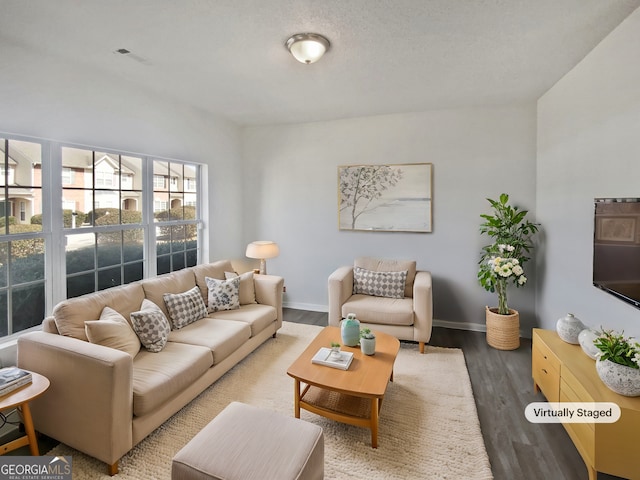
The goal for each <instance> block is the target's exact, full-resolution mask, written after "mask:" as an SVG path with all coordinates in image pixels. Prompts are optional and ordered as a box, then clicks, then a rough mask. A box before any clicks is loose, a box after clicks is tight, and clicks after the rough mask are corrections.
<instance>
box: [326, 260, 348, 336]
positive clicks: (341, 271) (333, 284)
mask: <svg viewBox="0 0 640 480" xmlns="http://www.w3.org/2000/svg"><path fill="white" fill-rule="evenodd" d="M351 295H353V267H352V266H345V267H338V269H337V270H336V271H334V272H333V273H332V274H331V275H329V325H333V326H335V327H337V326H339V325H340V321H341V320H342V305H343V304H344V302H346V301H347V300H348V299H349V297H351Z"/></svg>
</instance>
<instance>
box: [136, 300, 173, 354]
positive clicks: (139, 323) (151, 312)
mask: <svg viewBox="0 0 640 480" xmlns="http://www.w3.org/2000/svg"><path fill="white" fill-rule="evenodd" d="M131 323H133V329H134V331H135V332H136V334H137V335H138V338H140V342H142V345H143V346H144V348H146V349H147V350H148V351H150V352H154V353H157V352H160V351H161V350H162V349H163V348H164V346H165V345H166V343H167V339H168V338H169V332H170V331H171V325H169V320H167V317H166V316H165V315H164V313H162V310H160V307H158V306H157V305H156V304H155V303H153V302H152V301H151V300H147V299H146V298H145V299H144V300H143V301H142V305H140V310H139V311H137V312H133V313H132V314H131Z"/></svg>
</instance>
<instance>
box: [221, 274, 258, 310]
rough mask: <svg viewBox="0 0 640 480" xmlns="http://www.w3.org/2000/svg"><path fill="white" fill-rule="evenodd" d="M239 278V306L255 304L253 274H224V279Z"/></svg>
mask: <svg viewBox="0 0 640 480" xmlns="http://www.w3.org/2000/svg"><path fill="white" fill-rule="evenodd" d="M235 277H240V305H249V304H250V303H256V289H255V286H254V284H253V272H245V273H242V274H240V275H238V274H237V273H236V272H224V278H226V279H227V280H231V279H232V278H235Z"/></svg>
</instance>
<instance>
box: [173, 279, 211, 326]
mask: <svg viewBox="0 0 640 480" xmlns="http://www.w3.org/2000/svg"><path fill="white" fill-rule="evenodd" d="M162 298H164V304H165V305H166V307H167V311H168V312H169V317H171V325H172V326H173V329H174V330H178V329H180V328H182V327H186V326H187V325H189V324H190V323H193V322H196V321H198V320H200V319H201V318H204V317H206V316H207V306H206V305H205V304H204V300H203V299H202V295H201V294H200V289H199V288H198V287H193V288H192V289H190V290H187V291H186V292H182V293H165V294H164V295H162Z"/></svg>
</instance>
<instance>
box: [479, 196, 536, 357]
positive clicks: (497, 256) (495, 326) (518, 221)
mask: <svg viewBox="0 0 640 480" xmlns="http://www.w3.org/2000/svg"><path fill="white" fill-rule="evenodd" d="M487 200H488V201H489V203H490V204H491V208H492V210H493V212H492V213H491V214H482V215H480V217H481V218H482V219H483V222H482V223H481V224H480V233H481V234H482V235H487V236H488V237H490V238H491V240H492V242H491V243H490V244H488V245H485V246H484V247H483V248H482V254H481V258H480V262H479V265H480V267H479V269H478V281H479V282H480V285H482V286H483V287H484V288H485V289H486V290H488V291H490V292H492V293H496V294H497V296H498V306H497V307H491V308H490V307H488V306H487V307H485V312H486V322H487V342H488V343H489V345H491V346H492V347H494V348H497V349H500V350H515V349H516V348H518V347H519V346H520V315H519V313H518V311H517V310H514V309H511V308H509V305H508V304H507V288H508V286H509V284H514V285H515V286H516V287H522V286H524V285H525V284H526V283H527V277H526V276H525V274H524V265H525V263H526V262H527V260H529V256H528V255H529V253H530V252H531V250H532V249H533V242H532V237H533V235H534V234H535V233H537V232H538V227H539V224H537V223H533V222H530V221H529V220H526V218H525V217H526V216H527V214H528V213H529V212H528V211H527V210H520V208H519V207H514V206H511V205H509V195H507V194H506V193H503V194H501V195H500V198H499V199H498V200H492V199H490V198H488V199H487Z"/></svg>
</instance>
